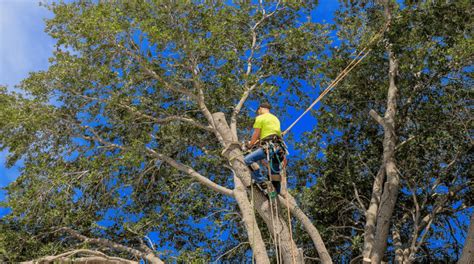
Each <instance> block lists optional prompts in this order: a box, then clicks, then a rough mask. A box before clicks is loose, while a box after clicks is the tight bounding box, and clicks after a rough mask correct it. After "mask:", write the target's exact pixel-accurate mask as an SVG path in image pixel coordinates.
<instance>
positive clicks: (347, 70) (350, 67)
mask: <svg viewBox="0 0 474 264" xmlns="http://www.w3.org/2000/svg"><path fill="white" fill-rule="evenodd" d="M388 26H389V22H388V23H386V24H385V26H384V27H383V28H382V29H381V30H380V31H379V32H378V33H377V34H375V35H374V36H373V37H372V39H370V41H369V42H368V43H367V45H366V46H365V47H364V48H363V49H362V50H361V51H360V52H359V53H358V54H357V55H356V56H355V57H354V58H353V59H352V60H351V61H350V63H349V64H348V65H347V66H346V67H345V68H344V69H343V70H342V71H341V72H340V73H339V74H338V75H337V76H336V78H335V79H334V80H333V81H332V82H331V83H329V85H328V86H327V87H326V89H324V90H323V92H322V93H321V94H320V95H319V96H318V97H317V98H316V99H315V100H314V101H313V102H312V103H311V105H310V106H309V107H308V108H307V109H306V110H305V111H304V112H303V113H302V114H301V115H300V116H299V117H298V118H297V119H296V120H295V121H293V123H292V124H291V125H290V126H289V127H288V128H287V129H286V130H285V131H283V132H282V136H284V135H286V134H287V133H288V132H289V131H290V130H291V129H292V128H293V127H294V126H295V125H296V123H298V122H299V121H300V120H301V118H303V116H304V115H306V114H307V113H308V112H309V111H310V110H311V109H313V107H314V106H315V105H316V104H317V103H318V102H319V101H321V99H323V98H324V96H326V95H327V94H328V93H329V92H330V91H331V90H332V89H333V88H334V87H336V85H337V84H338V83H339V82H340V81H342V80H343V79H344V78H345V77H346V76H347V75H348V74H349V73H350V72H351V71H352V70H353V69H354V68H355V67H356V66H357V65H358V64H359V63H360V62H361V61H362V60H363V59H364V58H365V57H367V55H369V54H370V52H371V51H372V48H369V47H370V46H371V45H372V43H373V42H375V41H376V40H377V39H378V38H380V37H381V36H382V35H383V33H384V32H385V30H387V28H388ZM355 53H356V52H353V53H352V54H351V55H350V56H352V55H353V54H355ZM237 144H239V143H237ZM239 145H240V144H239ZM229 147H230V146H229ZM224 151H226V149H225V150H224ZM240 156H243V154H237V155H235V156H232V157H231V158H230V159H229V162H231V161H232V160H233V159H235V158H237V157H240ZM267 160H268V161H269V162H268V174H269V175H268V176H269V180H270V182H271V168H270V166H271V165H270V159H269V157H268V152H267ZM279 162H280V161H279ZM283 174H284V175H285V176H284V177H286V172H285V171H284V170H283ZM251 192H252V209H253V213H254V216H255V207H254V190H253V184H251ZM287 192H288V190H287ZM277 196H278V194H277ZM288 196H289V195H288V194H287V195H286V207H287V214H288V225H289V231H290V239H291V243H292V248H291V255H292V259H293V263H296V257H295V248H293V246H294V243H295V242H294V240H293V230H292V225H291V214H290V207H289V201H288ZM269 198H270V199H269V205H270V214H271V221H272V227H273V233H274V236H273V242H274V244H275V254H276V259H277V264H279V263H280V261H281V260H282V256H281V252H280V251H281V250H279V245H278V244H279V242H280V241H279V240H280V238H279V235H278V234H277V232H276V226H275V219H274V217H273V216H274V215H273V203H272V198H271V197H269ZM275 213H276V214H278V201H276V208H275ZM275 218H277V219H278V215H276V216H275ZM255 221H256V218H255ZM255 221H254V223H253V224H254V227H253V232H252V233H253V234H252V237H253V241H254V242H255ZM254 262H255V256H254V253H253V250H252V263H254Z"/></svg>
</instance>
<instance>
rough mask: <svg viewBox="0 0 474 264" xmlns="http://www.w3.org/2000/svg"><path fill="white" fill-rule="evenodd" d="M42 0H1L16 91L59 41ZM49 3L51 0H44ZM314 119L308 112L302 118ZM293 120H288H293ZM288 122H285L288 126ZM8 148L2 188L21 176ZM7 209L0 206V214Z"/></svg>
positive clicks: (330, 9) (324, 1) (325, 5)
mask: <svg viewBox="0 0 474 264" xmlns="http://www.w3.org/2000/svg"><path fill="white" fill-rule="evenodd" d="M39 2H40V1H38V0H0V85H6V86H8V88H9V89H10V90H14V89H15V88H14V87H15V85H17V84H19V83H20V82H21V80H23V79H24V78H26V77H27V76H28V73H29V72H33V71H40V70H45V69H47V68H48V58H49V57H51V55H52V52H53V49H54V44H55V41H54V39H52V38H51V37H49V36H48V35H47V34H46V33H45V32H44V28H45V21H44V20H45V19H46V18H51V17H52V13H51V12H50V11H48V10H47V9H46V8H45V7H44V6H40V5H39ZM41 2H42V3H45V2H46V3H49V2H51V0H42V1H41ZM337 6H338V3H337V1H335V0H321V1H320V3H319V6H318V8H317V9H316V10H315V12H314V13H313V14H312V19H313V21H320V22H323V21H326V22H330V21H331V20H332V15H333V13H334V11H335V10H336V9H337ZM305 119H307V120H306V121H310V122H312V121H313V120H312V118H311V117H310V116H309V115H308V116H307V117H305V118H304V119H303V120H302V123H304V122H305ZM289 121H290V120H288V122H289ZM286 123H287V122H284V125H289V124H286ZM305 127H306V126H301V125H300V126H296V127H295V128H294V131H295V132H297V133H299V132H302V131H303V130H304V128H305ZM7 155H8V152H7V151H0V189H1V188H3V187H5V186H7V185H8V184H9V183H11V182H12V181H14V180H15V179H16V178H17V177H18V175H19V168H20V167H21V165H22V164H21V162H18V163H17V164H16V165H15V166H14V167H13V168H6V167H5V166H4V164H5V160H6V157H7ZM4 199H5V191H3V190H0V201H2V200H4ZM5 212H6V209H5V208H1V207H0V216H2V215H4V214H5Z"/></svg>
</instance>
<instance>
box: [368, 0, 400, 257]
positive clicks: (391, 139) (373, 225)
mask: <svg viewBox="0 0 474 264" xmlns="http://www.w3.org/2000/svg"><path fill="white" fill-rule="evenodd" d="M384 10H385V16H386V18H387V21H388V22H389V23H390V21H391V16H392V14H391V10H390V0H385V1H384ZM388 30H389V27H388V28H387V31H388ZM386 49H387V53H388V59H389V72H388V79H389V87H388V93H387V110H386V111H385V115H384V118H381V117H380V116H379V115H378V114H377V113H376V112H375V111H373V110H371V111H370V115H371V116H372V117H373V118H374V119H375V120H376V121H377V122H378V123H379V124H381V125H382V126H383V129H384V139H383V159H382V165H381V167H380V169H379V172H378V173H377V176H376V178H375V181H374V186H373V189H372V198H371V201H370V205H369V208H368V209H367V211H366V225H365V230H364V250H363V261H364V263H380V262H381V261H382V258H383V255H384V253H385V250H386V248H387V238H388V233H389V229H390V218H391V217H392V214H393V210H394V207H395V204H396V201H397V196H398V189H399V184H400V179H399V176H398V172H397V168H396V162H395V146H396V141H397V139H396V135H395V127H396V124H395V116H396V112H397V96H398V88H397V86H396V80H395V79H396V76H397V72H398V60H397V59H396V57H395V54H394V53H393V51H392V48H391V44H390V43H389V44H388V45H387V46H386ZM384 176H386V178H387V179H386V182H385V183H383V182H384ZM382 186H383V190H382Z"/></svg>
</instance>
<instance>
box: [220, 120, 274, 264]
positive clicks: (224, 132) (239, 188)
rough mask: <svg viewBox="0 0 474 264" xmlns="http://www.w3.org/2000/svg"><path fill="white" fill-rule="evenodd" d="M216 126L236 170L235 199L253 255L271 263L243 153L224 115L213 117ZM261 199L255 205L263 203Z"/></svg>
mask: <svg viewBox="0 0 474 264" xmlns="http://www.w3.org/2000/svg"><path fill="white" fill-rule="evenodd" d="M212 117H213V118H214V122H215V125H216V129H217V130H218V131H219V133H220V134H221V136H222V137H223V140H224V142H225V143H226V146H224V148H225V149H224V152H223V155H224V156H225V157H226V158H227V159H229V160H230V164H231V166H232V169H233V170H234V184H235V187H234V197H235V200H236V201H237V204H238V205H239V209H240V211H241V213H242V220H243V221H244V224H245V229H246V230H247V236H248V238H249V242H250V246H251V248H252V251H253V255H254V257H255V260H256V261H257V263H270V259H269V258H268V254H267V250H266V248H265V243H264V242H263V238H262V235H261V232H260V229H259V227H258V225H257V219H256V218H255V214H254V212H253V209H252V206H251V204H250V201H249V199H248V197H247V190H246V186H250V184H251V180H250V173H249V172H248V169H247V167H246V166H245V165H244V163H243V158H242V152H241V151H240V149H239V148H238V146H237V145H233V144H232V143H233V141H234V138H233V136H232V132H231V131H230V128H229V126H228V125H227V121H226V119H225V115H224V113H221V112H218V113H214V114H213V115H212ZM261 202H262V201H261V199H259V200H258V202H256V203H255V204H258V203H261Z"/></svg>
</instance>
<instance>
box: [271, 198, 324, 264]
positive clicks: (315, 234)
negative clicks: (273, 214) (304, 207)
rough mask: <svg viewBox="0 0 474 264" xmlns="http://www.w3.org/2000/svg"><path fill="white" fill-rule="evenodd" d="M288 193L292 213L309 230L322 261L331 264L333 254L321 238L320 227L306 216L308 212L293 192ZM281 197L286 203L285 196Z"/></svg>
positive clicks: (281, 200)
mask: <svg viewBox="0 0 474 264" xmlns="http://www.w3.org/2000/svg"><path fill="white" fill-rule="evenodd" d="M286 194H287V195H288V196H287V198H288V202H289V203H288V204H289V207H290V211H291V213H292V214H293V215H294V216H295V217H296V218H297V219H298V220H299V221H300V222H301V224H302V225H303V227H304V229H305V230H306V232H308V234H309V236H310V237H311V240H312V241H313V244H314V246H315V247H316V251H318V255H319V258H320V259H321V263H324V264H326V263H327V264H331V263H332V259H331V256H330V255H329V252H328V250H327V249H326V246H325V245H324V241H323V239H322V238H321V235H320V234H319V231H318V229H317V228H316V227H315V226H314V225H313V223H312V222H311V220H310V219H309V218H308V216H306V214H305V213H304V212H303V211H301V209H300V208H299V207H298V205H297V203H296V200H295V199H294V198H293V196H291V194H289V193H286ZM279 198H280V202H281V203H286V201H285V198H283V197H281V196H280V197H279Z"/></svg>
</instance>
